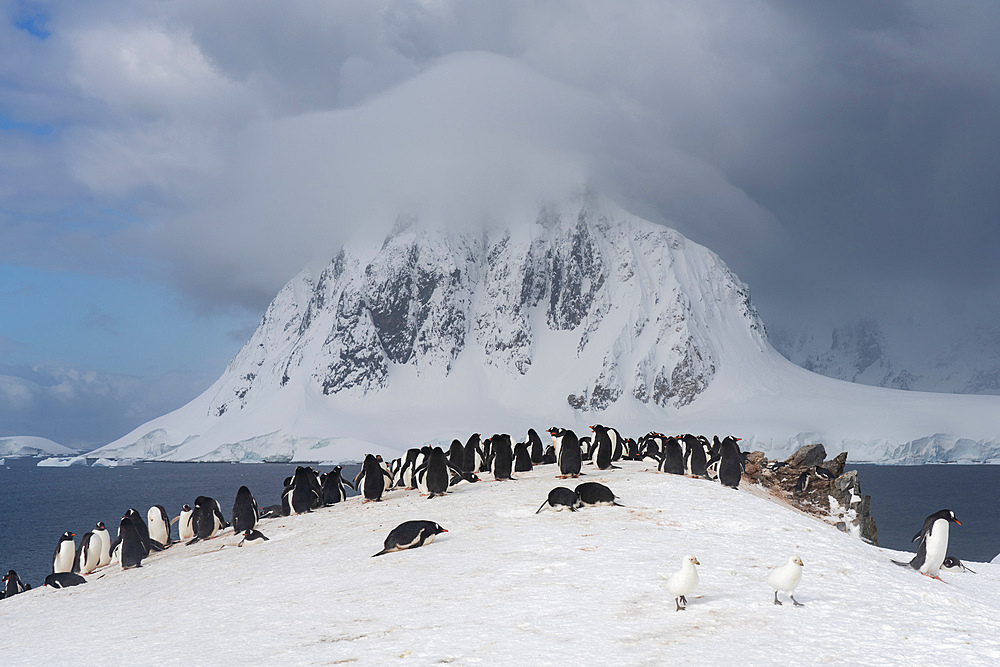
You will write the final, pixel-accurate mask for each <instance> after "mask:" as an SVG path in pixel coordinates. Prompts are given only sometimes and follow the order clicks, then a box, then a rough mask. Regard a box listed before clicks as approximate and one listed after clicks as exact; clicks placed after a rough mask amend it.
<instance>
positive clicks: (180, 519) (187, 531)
mask: <svg viewBox="0 0 1000 667" xmlns="http://www.w3.org/2000/svg"><path fill="white" fill-rule="evenodd" d="M193 515H194V510H193V509H191V506H190V505H188V504H185V505H184V506H183V507H181V513H180V514H178V515H177V518H176V519H174V521H176V522H177V536H178V537H179V538H180V540H181V542H187V541H188V540H190V539H191V538H192V537H194V525H193V524H192V523H191V517H192V516H193Z"/></svg>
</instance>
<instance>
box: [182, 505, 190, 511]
mask: <svg viewBox="0 0 1000 667" xmlns="http://www.w3.org/2000/svg"><path fill="white" fill-rule="evenodd" d="M181 511H182V512H190V511H191V506H190V505H187V504H185V505H184V507H182V508H181Z"/></svg>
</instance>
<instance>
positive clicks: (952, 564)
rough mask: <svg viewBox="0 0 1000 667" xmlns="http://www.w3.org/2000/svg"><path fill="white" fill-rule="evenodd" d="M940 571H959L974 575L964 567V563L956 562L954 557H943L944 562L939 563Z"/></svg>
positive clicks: (972, 571) (956, 559)
mask: <svg viewBox="0 0 1000 667" xmlns="http://www.w3.org/2000/svg"><path fill="white" fill-rule="evenodd" d="M941 569H942V570H949V571H955V572H957V571H959V570H960V571H962V572H971V573H972V574H975V573H976V571H975V570H972V569H970V568H967V567H965V563H963V562H962V561H960V560H958V558H956V557H955V556H945V558H944V561H943V562H942V563H941Z"/></svg>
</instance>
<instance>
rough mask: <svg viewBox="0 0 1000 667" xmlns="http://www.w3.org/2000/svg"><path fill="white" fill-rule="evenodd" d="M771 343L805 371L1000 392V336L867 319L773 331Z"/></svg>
mask: <svg viewBox="0 0 1000 667" xmlns="http://www.w3.org/2000/svg"><path fill="white" fill-rule="evenodd" d="M770 333H771V336H770V340H771V343H772V344H773V345H774V347H775V349H777V350H778V351H779V352H781V354H782V355H784V356H785V357H786V358H788V359H789V360H791V361H792V362H794V363H796V364H798V365H799V366H802V367H803V368H805V369H807V370H810V371H814V372H816V373H820V374H822V375H826V376H829V377H832V378H837V379H840V380H847V381H849V382H860V383H862V384H868V385H873V386H876V387H891V388H894V389H911V390H918V391H938V392H951V393H960V394H993V395H997V394H1000V332H998V331H997V330H996V329H989V328H972V329H966V330H962V331H961V332H957V333H956V332H942V331H935V330H933V329H932V327H931V325H929V324H927V323H922V322H919V321H913V320H907V321H905V322H899V323H896V322H889V323H885V322H883V321H880V320H875V319H864V320H860V321H857V322H853V323H850V324H844V325H841V326H838V327H834V328H833V329H832V330H824V329H822V327H820V326H818V325H817V324H816V323H810V324H807V325H804V326H803V327H802V328H801V329H799V330H796V331H789V330H780V331H775V330H774V329H773V328H772V329H771V330H770Z"/></svg>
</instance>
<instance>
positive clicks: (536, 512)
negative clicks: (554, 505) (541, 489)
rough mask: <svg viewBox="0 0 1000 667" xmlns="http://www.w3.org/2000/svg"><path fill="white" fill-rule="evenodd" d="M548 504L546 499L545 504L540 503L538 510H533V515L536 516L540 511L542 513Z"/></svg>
mask: <svg viewBox="0 0 1000 667" xmlns="http://www.w3.org/2000/svg"><path fill="white" fill-rule="evenodd" d="M548 504H549V501H548V499H546V500H545V502H544V503H542V504H541V506H540V507H539V508H538V509H537V510H535V514H538V513H539V512H541V511H542V510H543V509H545V506H546V505H548Z"/></svg>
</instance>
